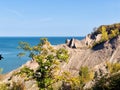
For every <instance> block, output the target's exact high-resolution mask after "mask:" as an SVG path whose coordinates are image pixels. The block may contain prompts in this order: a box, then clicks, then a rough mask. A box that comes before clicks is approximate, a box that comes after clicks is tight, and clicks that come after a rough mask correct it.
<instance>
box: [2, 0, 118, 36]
mask: <svg viewBox="0 0 120 90" xmlns="http://www.w3.org/2000/svg"><path fill="white" fill-rule="evenodd" d="M119 22H120V0H0V36H85V35H87V34H88V33H90V32H92V31H93V28H94V27H98V26H100V25H103V24H113V23H119Z"/></svg>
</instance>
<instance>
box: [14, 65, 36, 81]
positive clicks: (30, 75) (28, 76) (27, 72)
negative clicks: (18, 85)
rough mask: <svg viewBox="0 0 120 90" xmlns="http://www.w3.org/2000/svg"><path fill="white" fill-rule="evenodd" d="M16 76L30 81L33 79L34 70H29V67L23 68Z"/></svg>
mask: <svg viewBox="0 0 120 90" xmlns="http://www.w3.org/2000/svg"><path fill="white" fill-rule="evenodd" d="M15 75H20V76H22V77H24V78H25V80H29V79H31V78H33V76H34V71H33V70H32V69H29V68H28V67H26V66H25V67H23V68H21V69H20V72H18V73H16V74H15Z"/></svg>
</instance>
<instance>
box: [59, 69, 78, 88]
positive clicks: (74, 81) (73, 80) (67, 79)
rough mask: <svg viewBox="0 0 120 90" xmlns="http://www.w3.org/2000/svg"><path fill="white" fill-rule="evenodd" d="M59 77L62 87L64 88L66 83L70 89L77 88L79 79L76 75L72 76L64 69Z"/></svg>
mask: <svg viewBox="0 0 120 90" xmlns="http://www.w3.org/2000/svg"><path fill="white" fill-rule="evenodd" d="M59 78H60V79H61V80H62V81H63V85H62V88H65V87H66V84H68V85H69V87H70V88H71V89H72V90H76V89H78V88H79V85H80V80H79V77H78V76H73V75H71V73H70V72H67V71H66V72H63V73H62V75H61V77H59Z"/></svg>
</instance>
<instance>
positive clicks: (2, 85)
mask: <svg viewBox="0 0 120 90" xmlns="http://www.w3.org/2000/svg"><path fill="white" fill-rule="evenodd" d="M0 90H8V87H7V84H5V83H0Z"/></svg>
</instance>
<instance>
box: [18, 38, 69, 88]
mask: <svg viewBox="0 0 120 90" xmlns="http://www.w3.org/2000/svg"><path fill="white" fill-rule="evenodd" d="M19 48H21V49H23V50H24V51H28V52H29V56H30V57H31V58H32V59H33V60H35V61H36V62H37V63H38V64H39V67H38V69H37V70H36V71H35V74H34V78H35V79H36V81H37V82H38V87H40V90H48V89H52V85H53V84H54V83H56V82H58V81H59V80H60V79H59V78H58V76H59V72H60V63H61V62H66V61H67V60H68V57H69V55H68V51H67V50H65V49H63V48H60V49H54V48H53V47H52V46H51V44H50V43H49V42H48V40H47V39H46V38H42V39H41V40H40V43H38V45H36V46H33V47H31V46H30V45H29V44H28V43H26V42H21V43H20V46H19ZM25 72H26V71H25Z"/></svg>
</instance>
